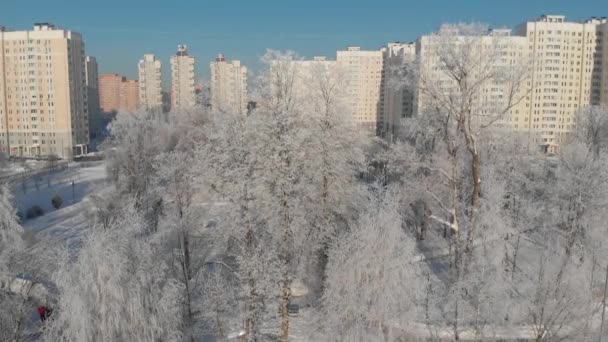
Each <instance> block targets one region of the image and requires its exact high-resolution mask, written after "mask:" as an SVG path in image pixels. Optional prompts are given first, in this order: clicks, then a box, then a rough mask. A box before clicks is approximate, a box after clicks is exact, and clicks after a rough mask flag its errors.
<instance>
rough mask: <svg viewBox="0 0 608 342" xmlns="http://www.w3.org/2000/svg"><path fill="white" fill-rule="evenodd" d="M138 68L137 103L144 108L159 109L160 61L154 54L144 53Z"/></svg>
mask: <svg viewBox="0 0 608 342" xmlns="http://www.w3.org/2000/svg"><path fill="white" fill-rule="evenodd" d="M137 67H138V70H139V103H140V105H141V106H142V107H143V108H145V109H160V108H162V105H163V100H162V94H161V92H162V88H161V62H160V61H159V60H157V59H156V57H155V56H154V55H150V54H148V55H144V58H143V59H141V60H140V61H139V64H138V65H137Z"/></svg>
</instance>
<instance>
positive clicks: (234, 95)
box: [209, 55, 247, 114]
mask: <svg viewBox="0 0 608 342" xmlns="http://www.w3.org/2000/svg"><path fill="white" fill-rule="evenodd" d="M209 66H210V68H211V107H212V108H214V109H216V110H220V111H231V112H239V113H243V114H245V113H246V112H247V68H246V67H245V66H244V65H241V62H240V61H232V62H226V60H225V59H224V56H223V55H220V57H218V58H217V59H216V60H215V61H213V62H211V63H210V65H209Z"/></svg>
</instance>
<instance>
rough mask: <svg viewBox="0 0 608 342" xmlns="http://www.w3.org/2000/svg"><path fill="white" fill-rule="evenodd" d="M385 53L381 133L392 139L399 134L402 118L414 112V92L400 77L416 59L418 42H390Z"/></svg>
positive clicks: (384, 50)
mask: <svg viewBox="0 0 608 342" xmlns="http://www.w3.org/2000/svg"><path fill="white" fill-rule="evenodd" d="M383 53H384V57H383V58H384V70H383V72H382V86H381V90H382V98H381V102H380V104H381V111H382V116H381V118H382V120H381V121H382V123H381V126H382V129H381V134H382V135H383V136H385V137H387V138H388V139H389V140H392V138H393V137H394V136H395V135H397V134H398V128H399V124H400V120H401V119H403V118H406V117H411V116H412V115H413V112H414V95H413V92H412V91H411V90H410V89H408V88H407V87H405V85H404V84H401V82H399V81H400V80H399V78H401V77H404V76H405V75H403V73H402V70H403V69H404V67H405V64H407V63H413V62H414V60H415V59H416V44H415V43H389V44H388V45H387V46H386V48H384V49H383Z"/></svg>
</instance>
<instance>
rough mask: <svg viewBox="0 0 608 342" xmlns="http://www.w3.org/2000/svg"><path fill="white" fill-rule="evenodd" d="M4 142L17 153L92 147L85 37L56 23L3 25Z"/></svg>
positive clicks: (0, 88) (0, 106) (0, 99)
mask: <svg viewBox="0 0 608 342" xmlns="http://www.w3.org/2000/svg"><path fill="white" fill-rule="evenodd" d="M0 48H1V52H0V54H1V55H0V57H1V60H0V142H1V143H0V148H1V149H2V150H3V151H9V152H10V154H12V155H21V156H44V155H51V154H54V155H57V156H59V157H61V158H67V159H70V158H72V157H73V156H74V155H78V154H81V153H86V152H87V145H88V143H89V113H88V103H87V72H86V60H85V57H86V55H85V51H84V42H83V40H82V37H81V35H80V34H79V33H76V32H72V31H69V30H63V29H59V28H56V27H55V26H53V25H52V24H48V23H39V24H34V28H33V30H31V31H9V30H5V29H4V28H2V29H0Z"/></svg>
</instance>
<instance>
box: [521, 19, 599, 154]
mask: <svg viewBox="0 0 608 342" xmlns="http://www.w3.org/2000/svg"><path fill="white" fill-rule="evenodd" d="M606 23H607V21H606V19H605V18H592V19H589V20H586V21H584V22H580V23H578V22H567V21H566V19H565V17H564V16H562V15H543V16H541V17H540V18H538V19H536V20H532V21H528V22H526V23H523V24H521V25H519V26H518V27H517V28H516V33H517V34H518V35H520V36H522V37H525V38H526V40H527V45H528V49H529V52H530V55H531V56H532V58H531V63H532V70H531V71H532V72H531V75H530V78H531V92H530V107H529V108H527V112H526V115H525V116H526V120H527V121H526V122H527V123H529V126H528V127H529V129H530V130H531V131H532V132H536V133H537V134H538V135H539V137H540V139H541V140H540V144H541V145H544V146H546V147H547V149H548V150H549V151H552V150H554V149H555V148H556V146H558V145H559V144H560V142H561V141H563V139H564V138H566V137H567V135H568V133H570V132H572V131H573V130H574V129H575V127H576V121H575V114H576V112H577V111H578V110H579V109H580V108H582V107H585V106H588V105H590V104H599V103H600V102H601V101H602V99H603V98H604V99H605V98H606V94H605V93H604V91H605V89H606V86H605V84H606V83H605V82H606V81H605V80H606V76H605V70H606V69H605V68H603V67H602V55H604V56H606V55H605V54H604V53H605V51H606V50H605V43H604V42H605V41H606V37H605V32H606ZM603 60H604V61H605V60H606V58H603ZM604 63H605V62H604ZM602 70H604V72H603V75H604V76H602ZM602 78H603V79H604V80H602ZM603 82H604V83H603ZM602 87H604V88H602Z"/></svg>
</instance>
